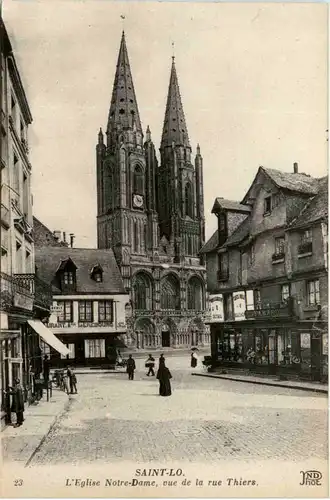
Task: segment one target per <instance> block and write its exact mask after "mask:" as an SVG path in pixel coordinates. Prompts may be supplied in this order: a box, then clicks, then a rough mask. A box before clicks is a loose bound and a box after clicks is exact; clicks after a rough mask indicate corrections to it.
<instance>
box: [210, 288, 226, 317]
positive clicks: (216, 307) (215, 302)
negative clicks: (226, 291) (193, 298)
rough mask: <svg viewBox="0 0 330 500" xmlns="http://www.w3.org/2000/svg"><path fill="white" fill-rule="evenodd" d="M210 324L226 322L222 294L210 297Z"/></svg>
mask: <svg viewBox="0 0 330 500" xmlns="http://www.w3.org/2000/svg"><path fill="white" fill-rule="evenodd" d="M209 302H210V309H211V310H210V313H211V314H210V322H211V323H217V322H221V321H224V311H223V296H222V295H221V294H218V295H210V297H209Z"/></svg>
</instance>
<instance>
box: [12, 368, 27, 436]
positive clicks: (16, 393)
mask: <svg viewBox="0 0 330 500" xmlns="http://www.w3.org/2000/svg"><path fill="white" fill-rule="evenodd" d="M10 395H11V396H12V397H13V401H12V405H11V411H12V412H14V413H16V417H17V420H16V424H15V427H19V426H20V425H22V424H23V421H24V395H23V388H22V386H21V384H20V380H19V379H18V378H17V379H16V380H15V382H14V387H13V388H12V389H11V391H10Z"/></svg>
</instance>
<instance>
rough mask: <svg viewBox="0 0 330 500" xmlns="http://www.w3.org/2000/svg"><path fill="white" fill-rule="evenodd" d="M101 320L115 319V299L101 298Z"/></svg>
mask: <svg viewBox="0 0 330 500" xmlns="http://www.w3.org/2000/svg"><path fill="white" fill-rule="evenodd" d="M99 321H100V322H102V321H108V322H110V323H112V321H113V301H112V300H100V301H99Z"/></svg>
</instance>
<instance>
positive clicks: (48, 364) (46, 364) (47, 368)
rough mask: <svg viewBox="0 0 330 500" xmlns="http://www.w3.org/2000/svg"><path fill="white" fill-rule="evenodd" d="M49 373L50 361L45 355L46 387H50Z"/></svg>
mask: <svg viewBox="0 0 330 500" xmlns="http://www.w3.org/2000/svg"><path fill="white" fill-rule="evenodd" d="M49 372H50V360H49V359H48V356H47V354H45V357H44V372H43V373H44V381H45V386H46V387H48V383H49Z"/></svg>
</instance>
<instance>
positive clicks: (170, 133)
mask: <svg viewBox="0 0 330 500" xmlns="http://www.w3.org/2000/svg"><path fill="white" fill-rule="evenodd" d="M173 142H174V143H175V144H176V145H182V146H188V147H190V143H189V137H188V130H187V125H186V120H185V116H184V112H183V107H182V101H181V95H180V90H179V83H178V77H177V73H176V67H175V62H174V57H173V58H172V68H171V76H170V83H169V87H168V94H167V104H166V110H165V118H164V125H163V134H162V141H161V147H165V146H171V145H172V143H173Z"/></svg>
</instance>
